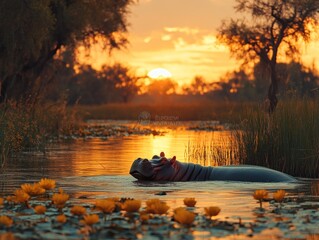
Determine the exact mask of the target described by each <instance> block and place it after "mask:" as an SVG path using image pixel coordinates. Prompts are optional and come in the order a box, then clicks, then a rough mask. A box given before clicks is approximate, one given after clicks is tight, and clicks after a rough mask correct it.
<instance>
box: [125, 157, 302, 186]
mask: <svg viewBox="0 0 319 240" xmlns="http://www.w3.org/2000/svg"><path fill="white" fill-rule="evenodd" d="M130 174H131V175H132V176H133V177H135V178H137V179H138V180H144V181H242V182H296V181H297V180H296V179H295V178H294V177H292V176H290V175H288V174H285V173H282V172H279V171H276V170H273V169H270V168H266V167H259V166H254V165H229V166H218V167H204V166H201V165H199V164H193V163H182V162H180V161H178V160H176V157H175V156H174V157H172V158H169V159H167V158H166V157H165V154H164V153H163V152H162V153H161V154H160V156H157V155H155V156H153V157H152V159H151V160H148V159H142V158H138V159H136V160H135V161H134V162H133V163H132V166H131V170H130Z"/></svg>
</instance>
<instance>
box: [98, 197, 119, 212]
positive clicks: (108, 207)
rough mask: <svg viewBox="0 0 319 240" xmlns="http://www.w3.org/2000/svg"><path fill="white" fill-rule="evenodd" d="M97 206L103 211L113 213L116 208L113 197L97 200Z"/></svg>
mask: <svg viewBox="0 0 319 240" xmlns="http://www.w3.org/2000/svg"><path fill="white" fill-rule="evenodd" d="M95 208H96V209H98V210H99V211H101V212H103V213H112V212H113V211H114V209H115V202H114V201H113V200H111V199H102V200H96V202H95Z"/></svg>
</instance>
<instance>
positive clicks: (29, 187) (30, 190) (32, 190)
mask: <svg viewBox="0 0 319 240" xmlns="http://www.w3.org/2000/svg"><path fill="white" fill-rule="evenodd" d="M21 189H22V190H23V191H25V192H26V193H27V194H29V195H30V196H38V195H41V194H43V193H45V189H44V188H42V187H41V186H40V184H39V183H34V184H29V183H25V184H22V185H21Z"/></svg>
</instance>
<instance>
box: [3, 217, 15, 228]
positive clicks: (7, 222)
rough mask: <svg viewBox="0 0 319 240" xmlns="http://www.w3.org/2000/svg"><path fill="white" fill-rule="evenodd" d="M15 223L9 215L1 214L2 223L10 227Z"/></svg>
mask: <svg viewBox="0 0 319 240" xmlns="http://www.w3.org/2000/svg"><path fill="white" fill-rule="evenodd" d="M12 224H13V220H12V218H10V217H8V216H0V225H4V226H6V227H10V226H11V225H12Z"/></svg>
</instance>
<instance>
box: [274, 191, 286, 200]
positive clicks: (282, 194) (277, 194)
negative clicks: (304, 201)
mask: <svg viewBox="0 0 319 240" xmlns="http://www.w3.org/2000/svg"><path fill="white" fill-rule="evenodd" d="M285 195H286V191H285V190H278V191H277V192H275V193H274V194H273V198H274V200H275V201H276V202H282V201H283V200H284V198H285Z"/></svg>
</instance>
